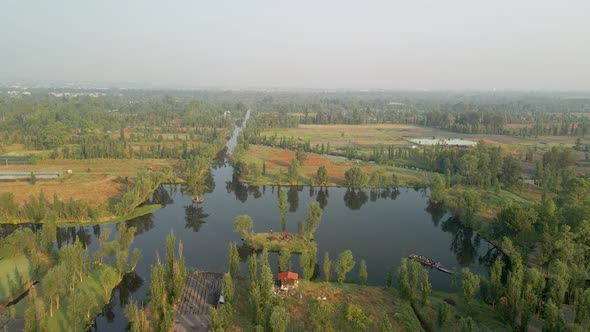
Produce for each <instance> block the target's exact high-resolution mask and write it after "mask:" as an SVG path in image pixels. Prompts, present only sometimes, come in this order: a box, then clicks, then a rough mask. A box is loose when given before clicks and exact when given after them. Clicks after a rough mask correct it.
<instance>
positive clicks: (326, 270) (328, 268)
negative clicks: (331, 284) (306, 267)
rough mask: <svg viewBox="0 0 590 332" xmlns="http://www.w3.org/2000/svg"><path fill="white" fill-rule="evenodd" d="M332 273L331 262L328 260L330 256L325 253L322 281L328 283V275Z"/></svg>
mask: <svg viewBox="0 0 590 332" xmlns="http://www.w3.org/2000/svg"><path fill="white" fill-rule="evenodd" d="M331 272H332V261H331V260H330V254H329V253H328V252H327V251H326V253H325V254H324V279H325V280H326V281H330V275H331Z"/></svg>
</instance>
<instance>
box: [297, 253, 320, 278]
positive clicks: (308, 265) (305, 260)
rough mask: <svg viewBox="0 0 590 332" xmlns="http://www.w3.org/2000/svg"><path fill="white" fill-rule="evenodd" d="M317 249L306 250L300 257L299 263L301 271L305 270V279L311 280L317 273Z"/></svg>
mask: <svg viewBox="0 0 590 332" xmlns="http://www.w3.org/2000/svg"><path fill="white" fill-rule="evenodd" d="M316 256H317V247H316V246H312V247H311V248H309V249H307V250H304V251H303V252H302V253H301V256H299V262H300V265H301V269H302V270H303V277H304V278H305V279H307V280H311V278H312V277H313V273H314V271H315V265H316V262H317V257H316Z"/></svg>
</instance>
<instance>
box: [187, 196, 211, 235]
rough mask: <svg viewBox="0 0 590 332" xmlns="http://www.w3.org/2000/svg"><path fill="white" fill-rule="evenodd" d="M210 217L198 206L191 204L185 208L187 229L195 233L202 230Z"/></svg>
mask: <svg viewBox="0 0 590 332" xmlns="http://www.w3.org/2000/svg"><path fill="white" fill-rule="evenodd" d="M208 216H209V215H208V214H206V213H205V212H204V211H203V207H202V206H198V205H197V204H195V203H192V202H191V203H190V204H188V205H186V206H185V207H184V221H185V223H186V225H185V226H184V227H185V228H189V229H192V230H193V232H198V231H199V229H201V225H203V224H204V223H205V222H206V221H205V218H207V217H208Z"/></svg>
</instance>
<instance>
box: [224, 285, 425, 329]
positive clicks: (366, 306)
mask: <svg viewBox="0 0 590 332" xmlns="http://www.w3.org/2000/svg"><path fill="white" fill-rule="evenodd" d="M246 284H247V281H245V280H240V281H238V284H237V289H236V293H237V294H236V300H235V304H234V306H235V308H236V315H235V316H234V325H233V326H232V330H235V331H252V330H253V327H254V326H253V325H252V319H251V314H252V313H251V312H250V310H249V308H250V306H248V305H247V301H248V298H249V294H248V293H247V289H248V286H246ZM324 297H325V298H326V300H325V301H326V302H328V303H330V304H331V305H332V308H333V311H332V313H330V314H329V315H328V319H329V321H330V325H331V329H327V330H326V331H356V330H357V329H356V328H355V327H354V326H353V325H351V323H349V322H348V321H346V319H345V317H344V309H345V307H346V305H347V303H354V304H356V305H358V306H360V307H361V308H362V310H363V312H364V313H365V315H367V316H369V317H370V318H371V323H369V324H368V326H367V328H368V330H371V331H372V330H380V326H381V320H382V319H384V318H385V314H386V313H387V315H388V317H389V320H390V323H391V324H392V325H393V327H394V328H395V330H396V331H417V330H420V322H419V321H418V319H417V318H416V316H415V315H414V313H413V312H412V309H411V307H410V305H409V303H407V302H405V301H403V300H401V299H400V297H399V296H398V294H397V292H396V291H395V290H394V289H391V288H390V289H387V288H384V287H369V286H361V285H356V284H342V285H340V284H336V283H324V282H309V281H307V280H299V288H298V289H295V290H291V291H289V292H277V295H276V300H277V304H279V305H281V306H284V307H285V308H286V309H287V312H289V318H290V324H289V326H290V327H291V329H289V330H290V331H291V330H293V331H304V330H315V329H313V328H312V327H313V326H314V324H313V322H312V320H313V318H312V316H313V315H312V307H313V304H314V302H316V301H317V298H324Z"/></svg>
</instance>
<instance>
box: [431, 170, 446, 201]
mask: <svg viewBox="0 0 590 332" xmlns="http://www.w3.org/2000/svg"><path fill="white" fill-rule="evenodd" d="M430 188H431V190H430V201H431V202H432V203H435V204H442V203H444V202H445V201H446V199H447V188H446V185H445V180H444V179H443V178H442V176H440V175H439V174H436V175H435V176H434V178H433V179H432V182H431V183H430Z"/></svg>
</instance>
